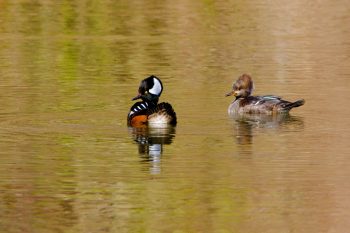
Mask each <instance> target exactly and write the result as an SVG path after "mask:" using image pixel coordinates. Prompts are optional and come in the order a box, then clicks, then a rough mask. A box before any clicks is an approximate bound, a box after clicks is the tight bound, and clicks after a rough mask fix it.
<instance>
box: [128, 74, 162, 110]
mask: <svg viewBox="0 0 350 233" xmlns="http://www.w3.org/2000/svg"><path fill="white" fill-rule="evenodd" d="M162 91H163V84H162V82H161V81H160V79H159V78H157V77H156V76H154V75H151V76H149V77H148V78H146V79H144V80H142V81H141V83H140V86H139V91H138V92H139V94H138V95H137V96H136V97H134V98H133V99H132V100H137V99H142V100H143V101H147V102H151V103H155V104H156V103H158V100H159V97H160V95H161V94H162Z"/></svg>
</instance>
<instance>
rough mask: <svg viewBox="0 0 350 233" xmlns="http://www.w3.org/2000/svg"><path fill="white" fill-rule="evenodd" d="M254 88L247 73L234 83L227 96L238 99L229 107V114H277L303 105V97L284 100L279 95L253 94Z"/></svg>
mask: <svg viewBox="0 0 350 233" xmlns="http://www.w3.org/2000/svg"><path fill="white" fill-rule="evenodd" d="M253 89H254V84H253V80H252V78H251V77H250V76H249V75H247V74H243V75H241V76H240V77H239V78H238V80H237V81H236V82H235V83H234V84H233V88H232V91H231V92H229V93H227V94H226V96H231V95H233V96H235V97H236V99H235V100H234V101H233V102H232V103H231V104H230V106H229V108H228V112H229V114H237V113H238V114H268V115H272V114H276V113H288V112H289V111H290V110H291V109H292V108H296V107H299V106H302V105H303V104H304V103H305V101H304V100H303V99H301V100H297V101H295V102H289V101H286V100H283V99H282V98H281V97H279V96H274V95H264V96H251V94H252V92H253Z"/></svg>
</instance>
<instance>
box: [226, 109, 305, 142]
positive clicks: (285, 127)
mask: <svg viewBox="0 0 350 233" xmlns="http://www.w3.org/2000/svg"><path fill="white" fill-rule="evenodd" d="M229 116H230V117H231V118H232V119H233V120H234V127H235V131H234V132H235V133H234V136H235V137H236V139H237V143H238V144H240V145H249V144H252V143H253V137H254V135H255V134H256V133H257V131H258V130H259V129H265V130H275V131H289V130H301V129H303V128H304V123H303V120H302V118H300V117H295V116H291V115H289V114H278V115H251V114H244V115H242V114H230V115H229Z"/></svg>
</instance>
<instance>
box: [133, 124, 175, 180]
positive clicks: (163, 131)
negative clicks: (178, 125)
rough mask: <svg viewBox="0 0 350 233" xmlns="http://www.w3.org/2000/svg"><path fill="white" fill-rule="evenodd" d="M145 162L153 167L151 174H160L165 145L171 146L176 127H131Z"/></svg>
mask: <svg viewBox="0 0 350 233" xmlns="http://www.w3.org/2000/svg"><path fill="white" fill-rule="evenodd" d="M129 131H130V132H131V134H132V137H133V139H134V141H135V142H136V143H137V145H138V151H139V154H140V156H141V158H143V161H146V162H150V164H151V165H152V167H151V173H153V174H158V173H160V159H161V156H162V153H163V145H170V144H171V143H172V142H173V139H174V138H175V127H173V126H168V127H163V128H161V127H159V128H154V127H129Z"/></svg>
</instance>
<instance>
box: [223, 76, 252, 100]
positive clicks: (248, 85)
mask: <svg viewBox="0 0 350 233" xmlns="http://www.w3.org/2000/svg"><path fill="white" fill-rule="evenodd" d="M253 89H254V83H253V79H252V78H251V77H250V76H249V75H248V74H242V75H241V76H239V78H238V79H237V81H236V82H235V83H234V84H233V87H232V91H230V92H229V93H227V94H226V96H231V95H233V96H236V98H240V97H248V96H250V95H251V94H252V92H253Z"/></svg>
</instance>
